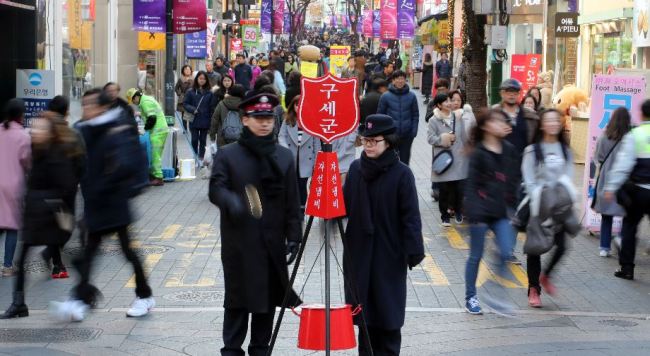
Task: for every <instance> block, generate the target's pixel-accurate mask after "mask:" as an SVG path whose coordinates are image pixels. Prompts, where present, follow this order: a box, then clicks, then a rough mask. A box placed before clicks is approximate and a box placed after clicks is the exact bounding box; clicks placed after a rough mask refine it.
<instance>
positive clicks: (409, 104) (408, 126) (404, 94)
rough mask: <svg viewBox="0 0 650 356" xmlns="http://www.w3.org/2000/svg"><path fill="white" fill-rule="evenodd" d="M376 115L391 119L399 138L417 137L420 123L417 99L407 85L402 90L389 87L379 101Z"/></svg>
mask: <svg viewBox="0 0 650 356" xmlns="http://www.w3.org/2000/svg"><path fill="white" fill-rule="evenodd" d="M377 113H379V114H386V115H388V116H390V117H392V118H393V120H394V121H395V126H396V127H397V134H398V135H399V137H400V138H402V139H410V138H415V136H417V134H418V123H419V122H420V111H419V105H418V99H417V98H416V97H415V94H413V92H411V89H410V88H409V86H408V85H405V86H404V88H402V89H397V88H395V87H394V86H393V85H392V84H391V85H389V86H388V91H387V92H385V93H384V94H382V96H381V98H380V99H379V108H378V109H377Z"/></svg>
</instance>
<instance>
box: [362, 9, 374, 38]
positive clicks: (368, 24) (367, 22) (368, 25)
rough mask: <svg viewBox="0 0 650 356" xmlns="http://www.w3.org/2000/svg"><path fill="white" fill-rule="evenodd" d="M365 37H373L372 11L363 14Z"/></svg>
mask: <svg viewBox="0 0 650 356" xmlns="http://www.w3.org/2000/svg"><path fill="white" fill-rule="evenodd" d="M363 35H364V36H366V37H372V10H365V11H364V13H363Z"/></svg>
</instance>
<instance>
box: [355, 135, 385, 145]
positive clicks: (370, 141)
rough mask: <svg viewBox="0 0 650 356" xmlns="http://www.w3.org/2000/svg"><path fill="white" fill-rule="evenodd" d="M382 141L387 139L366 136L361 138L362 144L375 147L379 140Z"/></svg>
mask: <svg viewBox="0 0 650 356" xmlns="http://www.w3.org/2000/svg"><path fill="white" fill-rule="evenodd" d="M382 141H386V140H385V139H383V140H377V139H373V138H365V137H362V138H361V144H362V145H364V146H368V147H375V146H377V144H378V143H379V142H382Z"/></svg>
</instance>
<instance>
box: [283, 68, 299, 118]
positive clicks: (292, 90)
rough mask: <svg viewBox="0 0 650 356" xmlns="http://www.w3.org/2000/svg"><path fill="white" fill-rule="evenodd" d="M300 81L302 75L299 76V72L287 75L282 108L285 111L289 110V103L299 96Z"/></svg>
mask: <svg viewBox="0 0 650 356" xmlns="http://www.w3.org/2000/svg"><path fill="white" fill-rule="evenodd" d="M301 79H302V74H300V71H293V72H291V74H289V78H288V79H287V92H286V93H285V94H284V103H285V105H284V106H285V107H286V108H287V110H289V106H290V103H291V101H293V98H295V97H296V96H298V95H300V90H301V88H300V81H301Z"/></svg>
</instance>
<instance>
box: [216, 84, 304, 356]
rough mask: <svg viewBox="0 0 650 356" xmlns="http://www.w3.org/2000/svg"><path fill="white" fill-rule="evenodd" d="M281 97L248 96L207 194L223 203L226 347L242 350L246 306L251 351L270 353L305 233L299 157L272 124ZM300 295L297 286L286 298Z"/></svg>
mask: <svg viewBox="0 0 650 356" xmlns="http://www.w3.org/2000/svg"><path fill="white" fill-rule="evenodd" d="M278 104H279V100H278V98H277V97H276V96H274V95H270V94H259V95H256V96H253V97H251V98H249V99H247V100H246V101H243V102H242V103H241V104H240V106H239V108H240V110H241V115H242V123H243V125H244V127H243V130H242V134H241V137H240V138H239V141H237V142H236V143H233V144H230V145H227V146H225V147H224V148H222V149H220V150H219V151H217V154H216V157H215V159H214V164H213V167H212V176H211V179H210V192H209V195H210V201H211V202H212V203H213V204H215V205H216V206H218V207H219V210H220V211H221V243H222V247H221V260H222V262H223V270H224V277H225V289H226V295H225V301H224V308H225V314H224V321H223V341H224V347H223V348H222V349H221V354H222V355H233V356H234V355H244V351H243V350H242V348H241V346H242V344H243V343H244V339H245V338H246V334H247V330H248V321H249V314H252V321H251V337H250V344H249V346H248V354H249V355H265V354H266V352H267V350H268V346H269V341H270V339H271V332H272V328H273V317H274V314H275V307H276V306H280V305H281V304H282V299H283V297H284V291H285V288H286V286H287V284H288V283H289V278H288V270H287V264H290V263H291V262H293V260H294V259H295V257H296V254H297V252H298V246H299V244H300V240H301V219H300V202H299V199H298V184H297V178H296V169H295V164H294V161H293V157H292V155H291V152H290V151H289V150H288V149H286V148H284V147H281V146H280V145H279V144H278V143H277V141H276V139H275V135H274V131H273V126H274V123H275V119H274V116H273V108H274V107H275V106H277V105H278ZM286 255H289V258H288V261H287V259H286ZM300 303H301V301H300V300H299V298H298V296H297V295H296V294H295V293H292V296H291V298H290V302H289V305H290V306H295V305H298V304H300Z"/></svg>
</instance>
